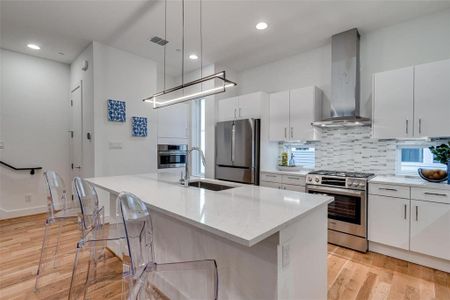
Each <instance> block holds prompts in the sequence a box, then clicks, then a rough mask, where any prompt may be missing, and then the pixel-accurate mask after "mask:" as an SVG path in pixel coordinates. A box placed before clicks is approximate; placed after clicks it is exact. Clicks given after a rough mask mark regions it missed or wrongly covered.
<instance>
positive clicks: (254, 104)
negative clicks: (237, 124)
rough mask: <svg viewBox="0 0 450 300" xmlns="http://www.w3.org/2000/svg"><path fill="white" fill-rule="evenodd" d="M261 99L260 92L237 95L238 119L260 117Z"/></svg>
mask: <svg viewBox="0 0 450 300" xmlns="http://www.w3.org/2000/svg"><path fill="white" fill-rule="evenodd" d="M261 101H262V93H261V92H258V93H251V94H246V95H242V96H239V97H238V111H237V117H238V118H239V119H247V118H260V117H261Z"/></svg>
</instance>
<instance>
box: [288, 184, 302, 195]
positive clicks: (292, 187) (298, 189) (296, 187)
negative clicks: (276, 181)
mask: <svg viewBox="0 0 450 300" xmlns="http://www.w3.org/2000/svg"><path fill="white" fill-rule="evenodd" d="M282 188H283V189H284V190H288V191H295V192H303V193H304V192H305V186H304V185H292V184H283V186H282Z"/></svg>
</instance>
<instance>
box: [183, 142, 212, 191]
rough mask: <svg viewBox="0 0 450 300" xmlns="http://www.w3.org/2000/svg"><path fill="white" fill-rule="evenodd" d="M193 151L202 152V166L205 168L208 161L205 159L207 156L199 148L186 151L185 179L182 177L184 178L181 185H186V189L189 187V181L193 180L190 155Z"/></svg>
mask: <svg viewBox="0 0 450 300" xmlns="http://www.w3.org/2000/svg"><path fill="white" fill-rule="evenodd" d="M193 151H198V152H200V157H201V160H202V164H203V166H206V159H205V154H204V153H203V151H202V149H200V148H199V147H192V148H191V149H188V150H187V151H186V163H185V164H184V177H183V176H182V178H181V179H180V183H181V184H184V186H185V187H188V186H189V180H190V178H191V174H190V173H191V171H190V166H189V156H190V155H189V154H191V153H192V152H193Z"/></svg>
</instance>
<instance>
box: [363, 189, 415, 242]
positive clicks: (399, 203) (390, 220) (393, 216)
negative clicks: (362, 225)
mask: <svg viewBox="0 0 450 300" xmlns="http://www.w3.org/2000/svg"><path fill="white" fill-rule="evenodd" d="M409 202H410V200H409V199H401V198H394V197H387V196H380V195H370V196H369V219H368V233H369V240H370V241H373V242H377V243H381V244H385V245H390V246H393V247H397V248H401V249H405V250H409V216H410V215H409Z"/></svg>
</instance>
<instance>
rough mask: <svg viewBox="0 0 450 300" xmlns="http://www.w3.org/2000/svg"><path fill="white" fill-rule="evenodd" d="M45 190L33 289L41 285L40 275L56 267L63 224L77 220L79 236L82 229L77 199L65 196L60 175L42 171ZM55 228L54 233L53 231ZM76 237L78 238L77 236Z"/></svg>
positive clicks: (64, 188)
mask: <svg viewBox="0 0 450 300" xmlns="http://www.w3.org/2000/svg"><path fill="white" fill-rule="evenodd" d="M44 179H45V184H46V190H47V208H48V209H47V219H46V220H45V229H44V237H43V240H42V247H41V254H40V258H39V266H38V270H37V273H36V281H35V289H36V290H38V289H39V288H40V287H41V286H40V284H41V277H42V275H43V274H45V273H46V271H47V270H49V269H53V268H55V267H56V260H57V256H58V254H59V250H60V249H59V247H60V239H61V231H62V228H63V225H65V224H70V222H71V223H74V222H76V221H78V226H79V228H80V230H81V231H80V236H79V237H81V236H83V229H82V226H81V223H80V214H81V211H80V207H79V205H78V202H77V201H73V200H72V198H68V197H67V192H66V187H65V185H64V181H63V179H62V178H61V176H60V175H59V174H58V173H56V172H55V171H46V172H44ZM55 229H56V234H55V233H54V232H55ZM79 237H78V238H79ZM74 249H75V247H74Z"/></svg>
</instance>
